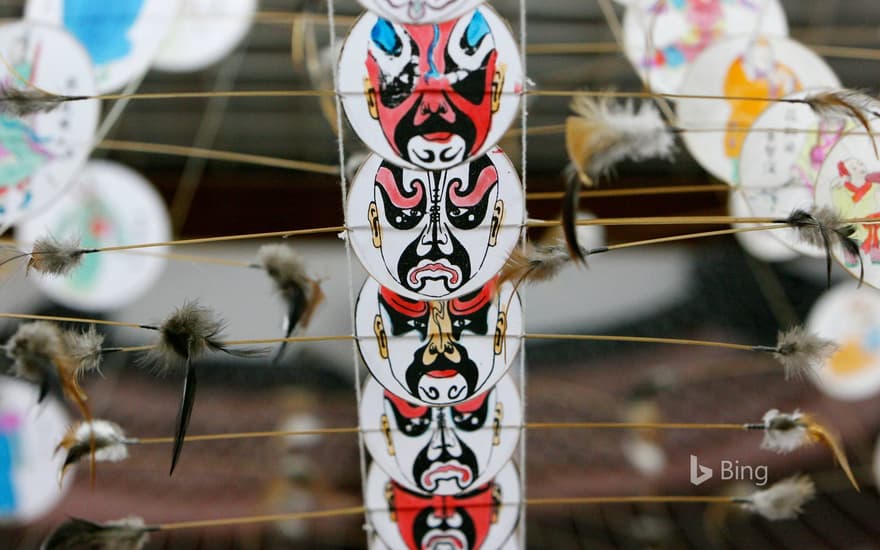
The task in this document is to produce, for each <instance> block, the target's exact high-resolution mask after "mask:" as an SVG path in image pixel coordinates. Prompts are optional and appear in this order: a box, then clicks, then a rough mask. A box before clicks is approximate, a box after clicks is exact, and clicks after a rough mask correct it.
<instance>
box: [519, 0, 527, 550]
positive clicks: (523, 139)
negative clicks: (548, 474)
mask: <svg viewBox="0 0 880 550" xmlns="http://www.w3.org/2000/svg"><path fill="white" fill-rule="evenodd" d="M526 13H527V12H526V0H519V53H520V63H521V64H522V73H523V74H524V75H525V76H526V78H525V82H524V83H523V86H524V89H525V90H528V86H529V79H528V75H529V71H528V59H527V57H528V56H527V54H526V49H527V47H528V34H527V25H528V19H527V16H526ZM520 132H521V135H520V149H521V151H520V153H521V155H522V160H521V162H520V172H521V181H522V193H523V197H525V196H527V195H528V160H529V157H528V146H529V137H528V134H529V105H528V96H526V97H523V98H521V100H520ZM523 208H524V209H525V208H526V205H525V204H523ZM526 217H528V211H527V210H526ZM528 239H529V232H528V231H527V230H524V231H522V245H521V246H522V251H523V253H524V254H525V253H527V250H528ZM520 300H521V304H522V308H523V312H525V307H526V304H525V301H524V300H523V299H522V297H520ZM523 331H525V315H523ZM519 401H520V408H521V412H520V414H521V417H522V418H526V347H525V346H524V345H522V346H520V349H519ZM526 435H527V434H526V431H525V427H523V428H521V429H520V437H519V463H520V468H519V471H520V475H519V484H520V487H519V494H520V495H521V497H520V498H521V499H522V501H523V502H522V504H520V518H521V519H520V521H519V533H518V536H519V547H520V548H526V524H527V522H526V519H525V518H526V508H525V498H526V486H527V479H526V472H527V471H528V468H527V467H526V466H527V464H526V448H527V447H528V445H527V441H526Z"/></svg>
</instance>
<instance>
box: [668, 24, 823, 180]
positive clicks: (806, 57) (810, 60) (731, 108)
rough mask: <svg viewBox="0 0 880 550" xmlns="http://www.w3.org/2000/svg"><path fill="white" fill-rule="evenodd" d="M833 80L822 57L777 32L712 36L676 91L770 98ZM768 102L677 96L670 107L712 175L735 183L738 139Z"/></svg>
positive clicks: (688, 142)
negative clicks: (717, 39)
mask: <svg viewBox="0 0 880 550" xmlns="http://www.w3.org/2000/svg"><path fill="white" fill-rule="evenodd" d="M839 86H840V81H838V80H837V76H835V74H834V72H833V71H832V70H831V68H829V67H828V65H827V64H826V63H825V61H823V60H822V58H821V57H819V56H818V55H816V54H815V53H813V51H812V50H810V49H808V48H806V47H805V46H803V45H801V44H800V43H798V42H795V41H794V40H789V39H787V38H780V37H775V38H774V37H759V38H756V39H753V38H752V37H750V36H741V37H738V38H730V39H727V40H724V41H721V42H718V43H717V44H715V45H713V46H710V47H709V48H707V49H706V50H705V51H704V52H703V53H701V54H700V55H699V57H697V59H696V60H695V61H694V63H693V65H692V66H691V68H690V70H689V71H688V73H687V76H686V77H685V80H684V84H683V85H682V88H681V93H682V94H684V95H700V96H728V97H732V98H753V97H754V98H768V99H773V98H781V97H784V96H787V95H789V94H792V93H794V92H798V91H801V90H806V89H810V88H837V87H839ZM770 104H771V102H767V101H757V100H753V99H714V98H712V99H688V98H683V99H680V100H678V101H676V111H677V113H678V118H679V124H680V126H681V127H683V128H685V132H684V133H683V134H682V137H683V139H684V143H685V145H686V146H687V148H688V150H690V152H691V154H692V155H693V156H694V158H695V159H696V160H697V162H699V163H700V165H701V166H703V168H705V169H706V170H708V171H709V172H710V173H711V174H712V175H713V176H715V177H716V178H718V179H721V180H724V181H726V182H728V183H732V184H736V183H739V181H740V178H739V173H740V167H739V158H740V153H741V151H742V146H743V141H744V140H745V137H746V134H747V131H748V129H749V128H750V127H751V126H752V123H753V122H754V121H755V120H756V119H757V118H758V117H759V116H760V115H761V113H762V112H763V111H764V110H765V109H766V108H767V107H768V106H769V105H770ZM687 130H692V131H687ZM704 130H706V131H704Z"/></svg>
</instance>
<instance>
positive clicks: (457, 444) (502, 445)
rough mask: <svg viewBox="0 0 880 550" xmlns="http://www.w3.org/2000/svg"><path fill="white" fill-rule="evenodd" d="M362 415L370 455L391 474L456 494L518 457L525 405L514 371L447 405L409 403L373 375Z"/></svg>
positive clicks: (414, 487)
mask: <svg viewBox="0 0 880 550" xmlns="http://www.w3.org/2000/svg"><path fill="white" fill-rule="evenodd" d="M360 420H361V427H362V428H363V430H364V432H365V433H364V443H365V444H366V446H367V450H368V451H369V452H370V456H371V457H372V458H373V460H374V461H375V463H376V464H378V465H379V467H381V468H382V470H384V471H385V473H387V474H388V475H389V476H390V477H391V479H393V480H394V481H396V482H397V483H399V484H401V485H402V486H404V487H406V488H407V489H409V490H410V491H413V492H417V493H425V494H432V495H457V494H460V493H465V492H468V491H469V490H471V489H472V488H475V487H479V486H480V485H483V484H484V483H486V482H488V481H489V480H491V479H492V478H493V477H495V476H496V475H497V474H498V472H499V470H501V468H502V467H503V466H504V465H505V464H507V462H509V461H510V459H511V458H512V457H513V452H514V450H516V444H517V442H518V441H519V430H520V428H521V424H522V404H521V403H520V399H519V393H518V390H517V388H516V386H515V385H514V383H513V380H512V379H511V377H510V375H508V376H505V377H504V378H502V379H501V380H500V381H499V382H498V384H497V385H496V386H495V387H494V388H492V389H490V390H489V391H487V392H485V393H482V394H480V395H479V396H477V397H475V398H473V399H471V400H470V401H465V402H463V403H459V404H458V405H451V406H446V407H426V406H424V405H416V404H413V403H409V402H407V401H404V400H402V399H400V398H399V397H396V396H395V395H393V394H392V393H391V392H389V391H388V390H385V389H384V388H382V386H380V385H379V383H378V382H376V381H375V380H374V379H372V378H371V379H370V380H368V381H367V383H366V385H365V386H364V392H363V394H362V396H361V404H360Z"/></svg>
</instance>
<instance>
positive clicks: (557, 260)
mask: <svg viewBox="0 0 880 550" xmlns="http://www.w3.org/2000/svg"><path fill="white" fill-rule="evenodd" d="M571 261H572V258H571V256H570V255H569V252H568V248H567V247H566V245H565V244H564V243H560V242H557V243H554V244H550V245H544V246H530V247H529V250H528V251H527V252H524V251H523V250H522V249H521V248H520V247H517V248H514V250H513V252H512V253H511V255H510V257H509V258H508V259H507V263H505V264H504V267H503V268H502V269H501V273H500V275H499V281H498V284H499V285H500V284H501V283H503V282H505V281H512V282H514V284H515V285H517V286H519V284H520V283H522V282H529V283H536V282H541V281H549V280H550V279H552V278H554V277H556V275H557V274H559V272H560V271H561V270H562V268H564V267H565V266H566V265H568V264H569V263H571Z"/></svg>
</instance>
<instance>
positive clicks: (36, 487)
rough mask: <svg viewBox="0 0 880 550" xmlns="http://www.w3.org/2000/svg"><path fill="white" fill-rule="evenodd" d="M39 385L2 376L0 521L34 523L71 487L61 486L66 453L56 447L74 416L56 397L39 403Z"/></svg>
mask: <svg viewBox="0 0 880 550" xmlns="http://www.w3.org/2000/svg"><path fill="white" fill-rule="evenodd" d="M38 395H39V391H38V389H37V388H36V386H33V385H31V384H28V383H27V382H23V381H21V380H17V379H14V378H7V377H3V378H0V523H7V522H14V523H30V522H32V521H34V520H36V519H38V518H40V517H42V516H44V515H45V514H47V513H49V512H50V511H51V510H52V509H53V508H54V507H55V506H56V505H57V504H58V503H59V501H60V500H61V497H63V496H64V494H65V493H66V492H67V489H68V488H69V487H70V482H71V480H72V479H73V476H67V477H66V478H65V480H64V482H63V483H62V484H61V486H60V487H59V485H58V472H59V471H61V466H62V464H63V463H64V453H56V452H55V446H56V445H57V444H58V442H59V441H61V439H62V438H63V437H64V434H65V432H66V431H67V425H68V423H69V419H68V417H67V414H66V413H65V412H64V407H63V406H62V405H61V404H60V403H59V402H58V401H56V400H55V399H53V398H47V399H46V400H44V401H43V403H37V396H38Z"/></svg>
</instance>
